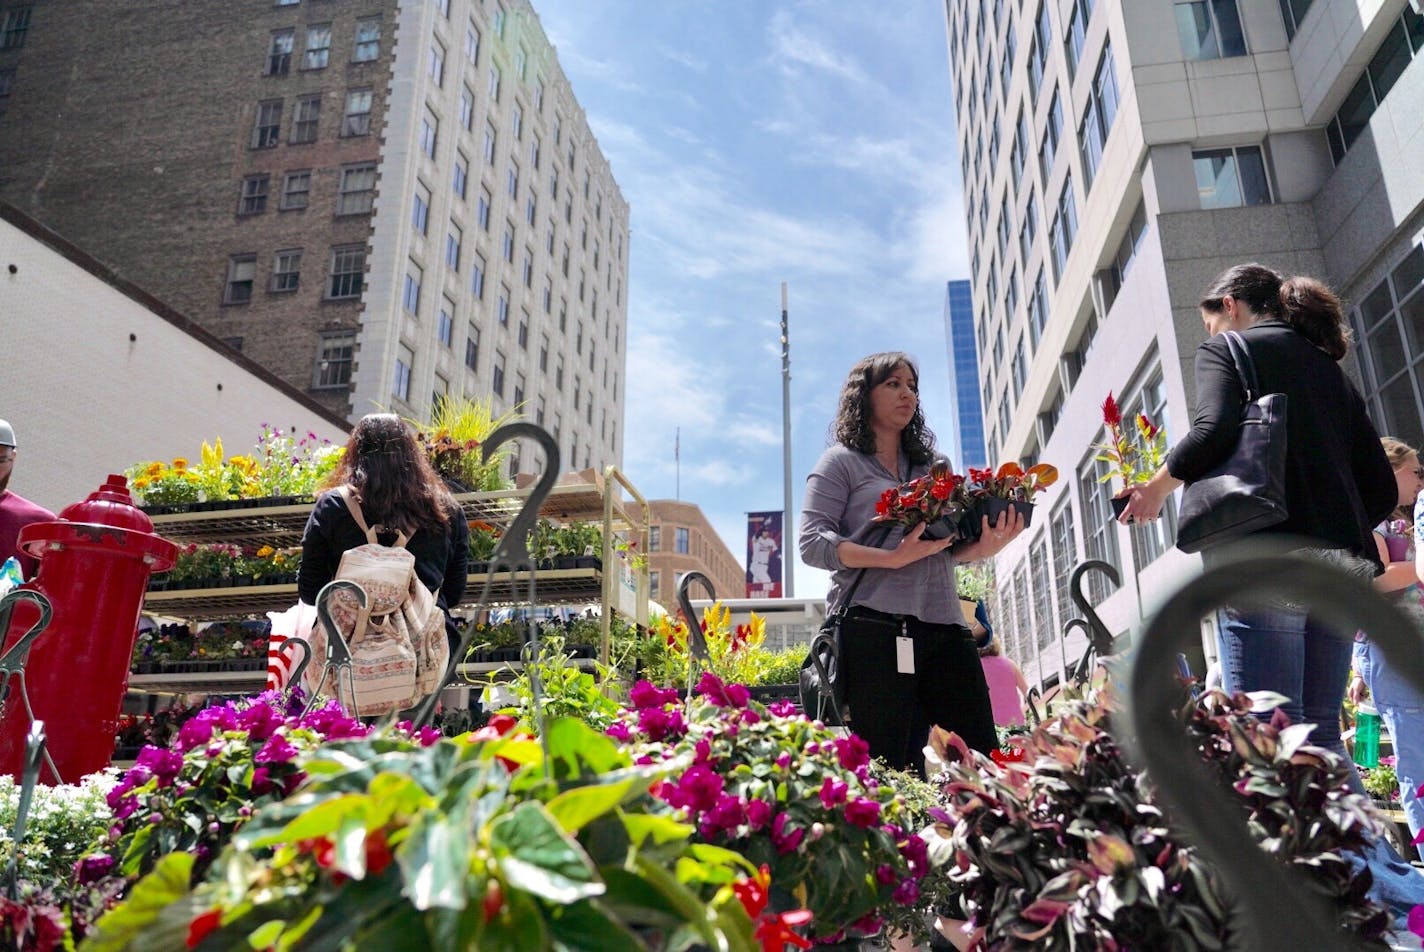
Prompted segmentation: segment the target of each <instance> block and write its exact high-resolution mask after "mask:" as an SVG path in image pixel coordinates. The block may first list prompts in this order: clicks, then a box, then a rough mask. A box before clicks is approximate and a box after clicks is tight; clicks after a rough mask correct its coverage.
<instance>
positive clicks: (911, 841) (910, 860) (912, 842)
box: [900, 833, 930, 879]
mask: <svg viewBox="0 0 1424 952" xmlns="http://www.w3.org/2000/svg"><path fill="white" fill-rule="evenodd" d="M900 855H901V856H903V857H904V858H905V862H906V863H907V864H909V867H910V875H911V876H914V877H915V878H916V879H923V878H924V875H925V873H927V872H929V871H930V847H929V844H928V843H926V842H925V841H924V838H922V837H920V836H918V835H916V834H914V833H911V834H910V836H909V838H908V839H906V840H905V842H904V843H903V844H901V846H900Z"/></svg>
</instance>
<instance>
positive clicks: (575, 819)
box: [548, 779, 633, 833]
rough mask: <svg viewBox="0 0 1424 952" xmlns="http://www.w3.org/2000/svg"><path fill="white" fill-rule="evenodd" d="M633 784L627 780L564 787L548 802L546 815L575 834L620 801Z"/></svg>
mask: <svg viewBox="0 0 1424 952" xmlns="http://www.w3.org/2000/svg"><path fill="white" fill-rule="evenodd" d="M632 786H633V781H632V780H631V779H628V780H624V781H623V782H622V783H613V784H597V785H594V786H588V787H575V788H573V789H572V790H565V791H564V792H563V793H561V794H559V795H558V796H557V797H555V798H554V799H552V800H550V801H549V803H548V810H549V815H550V816H552V817H553V818H554V820H555V822H557V823H558V824H559V826H562V827H563V828H564V829H565V830H567V831H568V832H570V833H577V832H578V831H579V830H581V829H583V828H584V827H585V826H587V825H588V824H589V823H590V822H591V821H593V820H595V819H597V818H598V817H601V816H603V815H604V814H605V813H608V812H609V811H611V810H613V809H614V808H615V807H617V806H618V804H620V803H622V802H623V797H624V795H625V794H626V793H627V792H628V789H629V788H630V787H632Z"/></svg>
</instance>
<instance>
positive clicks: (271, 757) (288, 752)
mask: <svg viewBox="0 0 1424 952" xmlns="http://www.w3.org/2000/svg"><path fill="white" fill-rule="evenodd" d="M295 756H297V748H295V747H293V746H292V745H291V742H289V741H288V740H287V738H285V737H283V736H282V735H281V734H273V735H272V736H271V737H270V738H268V739H267V743H265V744H263V745H262V749H261V750H259V751H258V752H257V756H256V757H254V758H252V759H253V760H254V761H255V762H256V763H259V764H264V763H265V764H285V763H286V762H287V761H289V760H291V759H292V758H293V757H295Z"/></svg>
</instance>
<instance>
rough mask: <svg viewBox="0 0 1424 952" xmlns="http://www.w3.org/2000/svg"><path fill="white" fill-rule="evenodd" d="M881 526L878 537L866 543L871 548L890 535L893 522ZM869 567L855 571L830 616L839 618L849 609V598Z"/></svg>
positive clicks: (852, 595) (877, 545)
mask: <svg viewBox="0 0 1424 952" xmlns="http://www.w3.org/2000/svg"><path fill="white" fill-rule="evenodd" d="M883 528H884V530H885V531H884V532H882V533H880V538H879V539H876V540H875V542H873V543H867V544H868V545H871V546H872V547H873V548H877V549H878V548H880V543H882V542H884V541H885V539H886V537H887V536H889V535H890V530H891V529H893V528H894V524H893V523H889V522H887V523H886V524H885V525H884V527H883ZM869 568H870V566H868V565H867V566H865V567H864V568H862V569H861V570H860V571H859V572H857V573H855V581H854V582H851V583H850V588H848V589H846V593H845V598H843V599H841V604H840V607H839V608H837V609H836V611H835V614H834V615H832V616H831V617H833V618H839V617H841V616H842V615H844V614H845V613H846V612H847V611H849V610H850V605H851V601H850V600H851V599H852V598H854V597H855V590H856V589H858V588H860V583H861V582H863V581H864V580H865V572H866V570H867V569H869Z"/></svg>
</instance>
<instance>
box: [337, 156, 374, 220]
mask: <svg viewBox="0 0 1424 952" xmlns="http://www.w3.org/2000/svg"><path fill="white" fill-rule="evenodd" d="M375 199H376V163H374V162H364V163H362V164H361V165H350V166H347V167H346V168H344V169H342V170H341V188H340V191H339V192H338V193H337V196H336V214H338V215H363V214H365V213H366V212H369V211H370V210H371V204H372V203H373V202H374V201H375Z"/></svg>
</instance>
